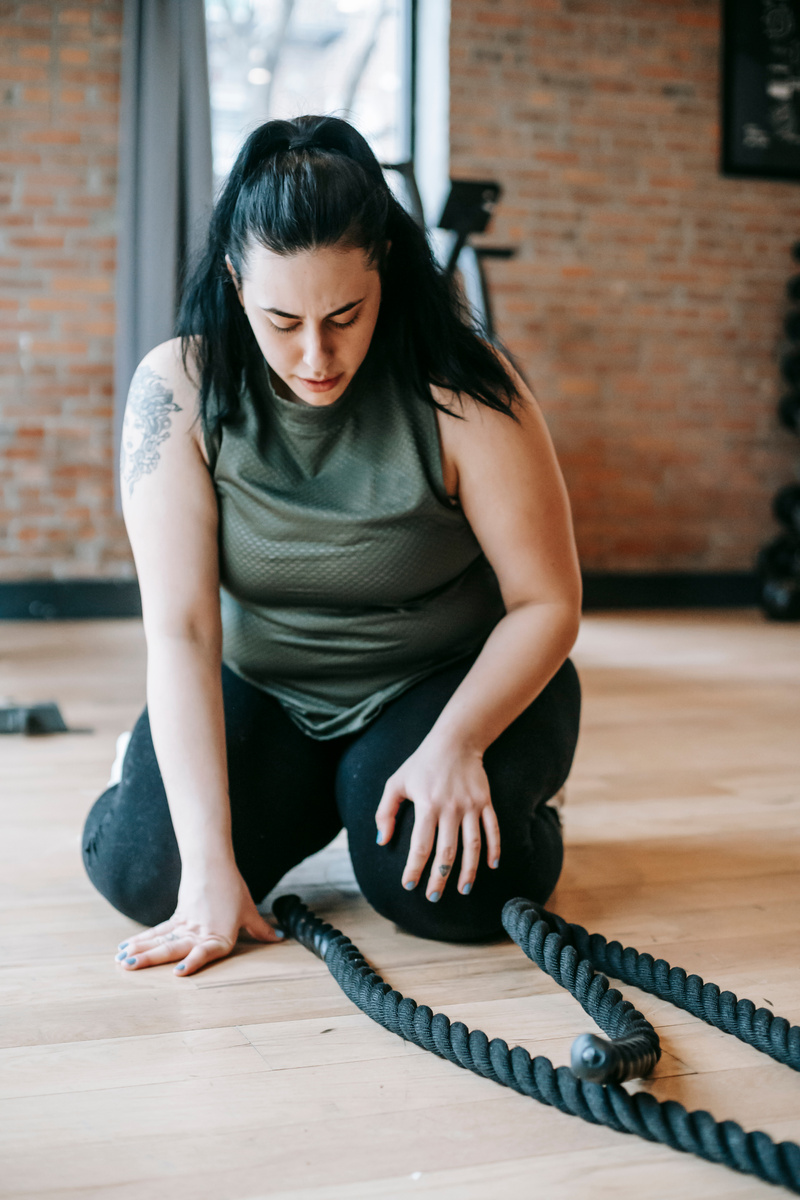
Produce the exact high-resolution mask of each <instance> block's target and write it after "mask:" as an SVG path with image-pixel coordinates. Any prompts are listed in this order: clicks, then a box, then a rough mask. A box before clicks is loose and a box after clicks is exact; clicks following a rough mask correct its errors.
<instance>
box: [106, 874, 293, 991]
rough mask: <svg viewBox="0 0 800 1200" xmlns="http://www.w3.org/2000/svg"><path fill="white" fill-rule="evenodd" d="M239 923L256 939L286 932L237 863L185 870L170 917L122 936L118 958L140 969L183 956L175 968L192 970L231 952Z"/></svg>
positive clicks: (277, 937)
mask: <svg viewBox="0 0 800 1200" xmlns="http://www.w3.org/2000/svg"><path fill="white" fill-rule="evenodd" d="M240 929H244V930H245V931H246V932H247V933H249V934H250V935H251V937H252V938H253V939H254V940H255V941H257V942H278V941H282V940H283V938H284V934H283V933H282V932H281V930H279V929H275V928H274V926H272V925H270V923H269V921H266V920H265V919H264V917H262V916H261V913H260V912H259V911H258V909H257V908H256V906H255V902H254V900H253V897H252V896H251V895H250V890H249V888H248V887H247V884H246V883H245V881H244V879H243V878H242V875H241V874H240V872H239V870H238V868H237V867H236V866H235V865H230V866H227V867H225V868H218V869H215V870H214V871H213V872H212V871H204V872H202V873H198V874H190V875H188V876H187V875H186V874H182V875H181V882H180V887H179V889H178V904H177V907H176V909H175V912H174V913H173V914H172V916H171V917H170V918H169V920H167V921H162V922H161V924H160V925H154V926H153V927H152V929H144V930H142V932H141V933H136V934H134V935H133V937H130V938H128V940H127V941H126V942H121V943H120V950H121V953H120V954H118V955H117V962H119V963H120V966H123V967H125V968H126V970H129V971H136V970H138V969H139V968H140V967H154V966H158V965H159V964H161V963H168V962H174V961H175V960H176V959H181V962H180V963H178V965H177V966H176V967H175V968H174V972H175V974H176V975H181V976H186V975H192V974H194V972H195V971H198V970H199V969H200V967H203V966H205V964H206V963H209V962H213V961H214V959H217V958H225V957H226V955H228V954H230V952H231V950H232V949H233V947H234V946H235V945H236V940H237V938H238V936H239V930H240ZM131 959H134V961H133V962H131V961H130V960H131Z"/></svg>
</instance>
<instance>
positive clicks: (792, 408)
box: [778, 392, 800, 434]
mask: <svg viewBox="0 0 800 1200" xmlns="http://www.w3.org/2000/svg"><path fill="white" fill-rule="evenodd" d="M778 417H779V418H780V422H781V424H782V425H785V426H786V428H787V429H791V431H792V433H797V434H800V392H787V393H786V395H785V396H784V397H783V398H782V399H781V401H780V403H779V404H778Z"/></svg>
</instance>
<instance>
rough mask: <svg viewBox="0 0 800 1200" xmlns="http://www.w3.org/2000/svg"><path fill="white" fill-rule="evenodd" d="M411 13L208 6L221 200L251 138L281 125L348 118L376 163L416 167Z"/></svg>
mask: <svg viewBox="0 0 800 1200" xmlns="http://www.w3.org/2000/svg"><path fill="white" fill-rule="evenodd" d="M412 5H413V0H207V3H206V29H207V36H208V61H209V75H210V83H211V127H212V142H213V154H214V185H215V191H216V190H218V188H219V185H220V184H221V183H222V181H223V179H224V178H225V177H226V176H227V174H228V172H229V171H230V169H231V167H232V165H233V162H234V159H235V158H236V155H237V154H238V152H239V149H240V148H241V145H242V143H243V141H244V140H245V138H246V137H247V135H248V134H249V133H251V132H252V130H253V129H255V128H256V127H257V126H258V125H261V124H262V123H263V122H264V121H268V120H271V119H272V118H274V117H284V118H286V117H296V116H301V115H302V114H304V113H324V114H330V115H332V116H338V117H344V118H345V119H346V120H348V121H350V122H351V123H352V124H353V125H354V126H355V127H356V129H358V131H359V132H360V133H362V134H363V135H364V137H365V138H366V139H367V141H368V142H369V144H370V146H371V147H372V149H373V151H374V152H375V155H376V157H377V158H378V160H379V162H382V163H396V162H403V161H407V160H408V159H410V158H411V153H412V145H411V141H412V137H411V112H412V100H411V92H412V82H411V59H412V52H411V38H412ZM390 174H391V175H394V174H395V172H391V173H390ZM389 183H390V186H393V185H392V181H391V179H389ZM399 198H400V199H401V200H402V199H403V197H402V196H399Z"/></svg>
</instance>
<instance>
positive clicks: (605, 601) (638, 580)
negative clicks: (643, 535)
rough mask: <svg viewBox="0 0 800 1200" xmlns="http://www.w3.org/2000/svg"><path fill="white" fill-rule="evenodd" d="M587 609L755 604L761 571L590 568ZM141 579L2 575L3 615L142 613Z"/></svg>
mask: <svg viewBox="0 0 800 1200" xmlns="http://www.w3.org/2000/svg"><path fill="white" fill-rule="evenodd" d="M583 588H584V600H583V608H584V612H592V611H596V610H598V609H625V608H751V607H756V606H758V604H759V602H760V600H759V587H758V580H757V577H756V576H755V575H754V574H753V573H752V572H749V571H727V572H708V573H705V574H698V573H681V572H674V573H669V574H668V573H661V572H652V573H650V574H644V573H642V574H627V573H623V572H616V571H607V572H600V571H587V572H586V573H585V575H584V578H583ZM141 615H142V603H141V598H140V596H139V585H138V583H137V581H136V580H135V579H32V580H12V581H8V582H2V581H0V620H3V621H31V620H42V621H73V620H92V619H94V620H97V619H98V618H103V617H141Z"/></svg>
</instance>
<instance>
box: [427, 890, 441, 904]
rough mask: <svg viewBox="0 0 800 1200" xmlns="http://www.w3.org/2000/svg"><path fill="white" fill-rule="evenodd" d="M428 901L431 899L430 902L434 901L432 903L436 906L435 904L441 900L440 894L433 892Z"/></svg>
mask: <svg viewBox="0 0 800 1200" xmlns="http://www.w3.org/2000/svg"><path fill="white" fill-rule="evenodd" d="M428 899H429V900H430V901H432V903H433V904H435V903H436V901H437V900H438V899H439V893H438V892H431V894H430V896H428Z"/></svg>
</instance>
